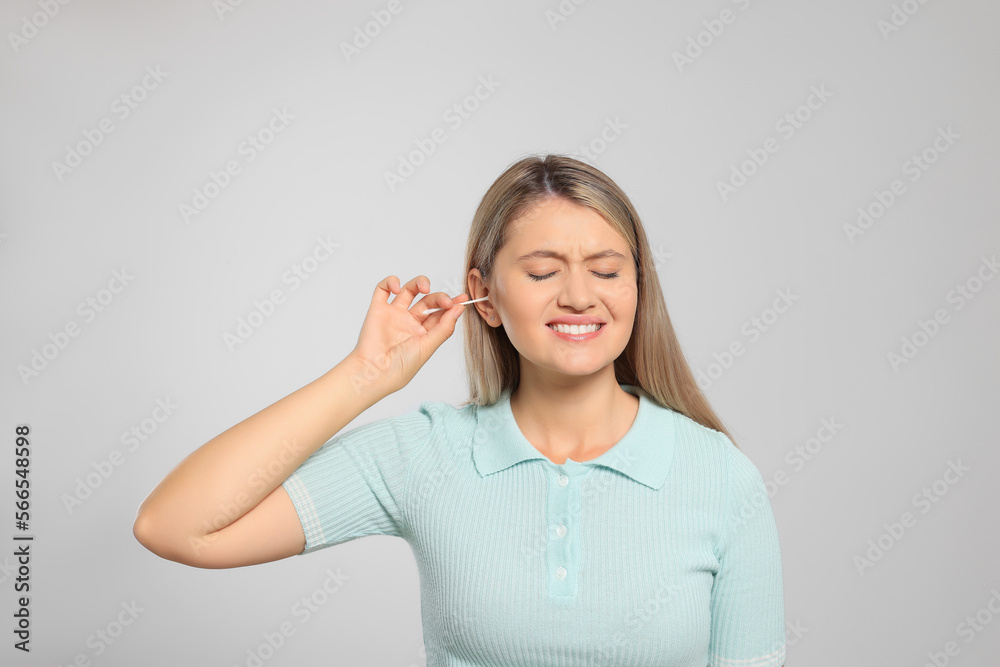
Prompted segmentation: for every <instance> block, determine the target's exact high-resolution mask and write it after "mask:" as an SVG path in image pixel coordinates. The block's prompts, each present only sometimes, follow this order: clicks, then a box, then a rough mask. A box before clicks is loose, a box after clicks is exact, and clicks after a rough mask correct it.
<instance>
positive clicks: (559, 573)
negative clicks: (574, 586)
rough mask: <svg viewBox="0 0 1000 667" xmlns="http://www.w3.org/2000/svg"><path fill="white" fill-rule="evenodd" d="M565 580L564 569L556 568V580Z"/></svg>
mask: <svg viewBox="0 0 1000 667" xmlns="http://www.w3.org/2000/svg"><path fill="white" fill-rule="evenodd" d="M565 578H566V568H564V567H560V568H556V579H565Z"/></svg>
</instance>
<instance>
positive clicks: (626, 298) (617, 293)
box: [603, 281, 639, 320]
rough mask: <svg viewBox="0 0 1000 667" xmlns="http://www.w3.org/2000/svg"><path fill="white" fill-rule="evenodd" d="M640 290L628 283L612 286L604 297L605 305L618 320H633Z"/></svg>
mask: <svg viewBox="0 0 1000 667" xmlns="http://www.w3.org/2000/svg"><path fill="white" fill-rule="evenodd" d="M638 296H639V291H638V288H637V287H636V286H635V285H633V284H629V283H628V282H624V281H622V282H620V283H618V284H616V285H612V286H611V288H610V289H609V290H608V291H607V293H606V294H605V295H604V299H603V300H604V304H605V305H606V306H607V308H608V310H610V311H611V315H612V316H614V317H615V318H616V319H626V320H631V319H632V318H634V316H635V309H636V304H637V301H638Z"/></svg>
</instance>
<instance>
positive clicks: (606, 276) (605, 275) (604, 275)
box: [528, 271, 619, 280]
mask: <svg viewBox="0 0 1000 667" xmlns="http://www.w3.org/2000/svg"><path fill="white" fill-rule="evenodd" d="M591 273H593V274H594V275H595V276H598V277H600V278H603V279H605V280H611V279H612V278H617V277H618V275H619V274H618V272H617V271H615V272H614V273H598V272H597V271H591ZM554 275H556V272H555V271H553V272H552V273H546V274H545V275H544V276H536V275H535V274H533V273H529V274H528V277H529V278H531V279H532V280H545V279H546V278H551V277H552V276H554Z"/></svg>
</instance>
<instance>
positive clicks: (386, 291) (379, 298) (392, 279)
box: [372, 276, 399, 304]
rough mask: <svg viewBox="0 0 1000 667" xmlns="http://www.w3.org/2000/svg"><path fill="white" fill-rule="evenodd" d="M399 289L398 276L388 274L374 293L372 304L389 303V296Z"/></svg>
mask: <svg viewBox="0 0 1000 667" xmlns="http://www.w3.org/2000/svg"><path fill="white" fill-rule="evenodd" d="M398 291H399V278H397V277H396V276H386V277H385V278H384V279H383V280H382V281H381V282H380V283H379V284H378V285H376V286H375V292H374V293H373V294H372V304H375V303H389V297H390V296H391V295H392V294H394V293H396V292H398Z"/></svg>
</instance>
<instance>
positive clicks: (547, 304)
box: [469, 198, 638, 380]
mask: <svg viewBox="0 0 1000 667" xmlns="http://www.w3.org/2000/svg"><path fill="white" fill-rule="evenodd" d="M509 231H510V233H509V234H508V236H507V244H506V245H505V246H504V248H503V249H502V250H501V251H500V253H499V254H498V255H497V258H496V263H495V266H494V269H493V274H492V275H491V276H490V280H489V282H484V281H483V278H482V274H481V273H480V272H479V270H478V269H472V271H471V272H470V273H469V284H470V289H471V290H472V292H471V295H472V297H471V298H474V299H475V298H479V297H483V296H488V297H489V301H483V302H480V303H477V304H475V305H476V308H477V310H478V312H479V314H480V315H481V316H483V317H484V319H485V321H486V323H487V325H489V326H493V327H496V326H501V325H503V327H504V329H505V331H506V333H507V337H508V338H510V341H511V343H513V344H514V347H515V348H516V349H517V351H518V352H519V353H520V355H521V375H522V377H525V376H526V375H530V374H532V373H537V374H539V375H540V376H541V377H540V378H539V379H548V380H558V379H560V378H561V377H562V376H582V375H592V374H594V373H598V372H600V371H602V370H603V371H605V372H608V371H610V372H611V373H612V376H613V374H614V366H613V363H614V360H615V359H617V358H618V356H619V355H620V354H621V353H622V351H623V350H624V349H625V346H626V345H627V344H628V341H629V338H630V337H631V336H632V327H633V323H634V321H635V311H636V304H637V300H638V286H637V284H636V270H635V264H634V262H633V260H632V252H631V250H629V247H628V244H627V243H626V242H625V239H623V238H622V237H621V236H619V234H618V232H617V231H616V230H615V229H614V228H613V227H612V226H611V225H610V224H609V223H608V222H607V221H606V220H605V219H604V218H603V217H602V216H601V215H600V214H599V213H597V212H596V211H594V210H592V209H590V208H587V207H584V206H580V205H578V204H575V203H573V202H570V201H568V200H566V199H562V198H550V199H547V200H545V201H544V202H543V203H541V204H539V205H537V206H536V207H534V208H532V209H530V210H529V211H528V212H527V213H526V214H525V215H524V216H522V217H521V218H518V219H517V220H515V221H513V222H512V223H511V226H510V229H509ZM490 317H494V318H496V319H495V320H493V321H492V322H491V321H490ZM559 319H569V320H580V319H586V320H592V321H594V322H599V323H601V326H600V329H599V330H598V331H597V332H596V333H586V334H582V335H581V334H576V335H574V334H572V333H570V334H566V335H561V334H559V333H557V332H556V331H555V330H553V328H552V327H550V326H549V325H550V324H551V323H553V321H554V320H559Z"/></svg>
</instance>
